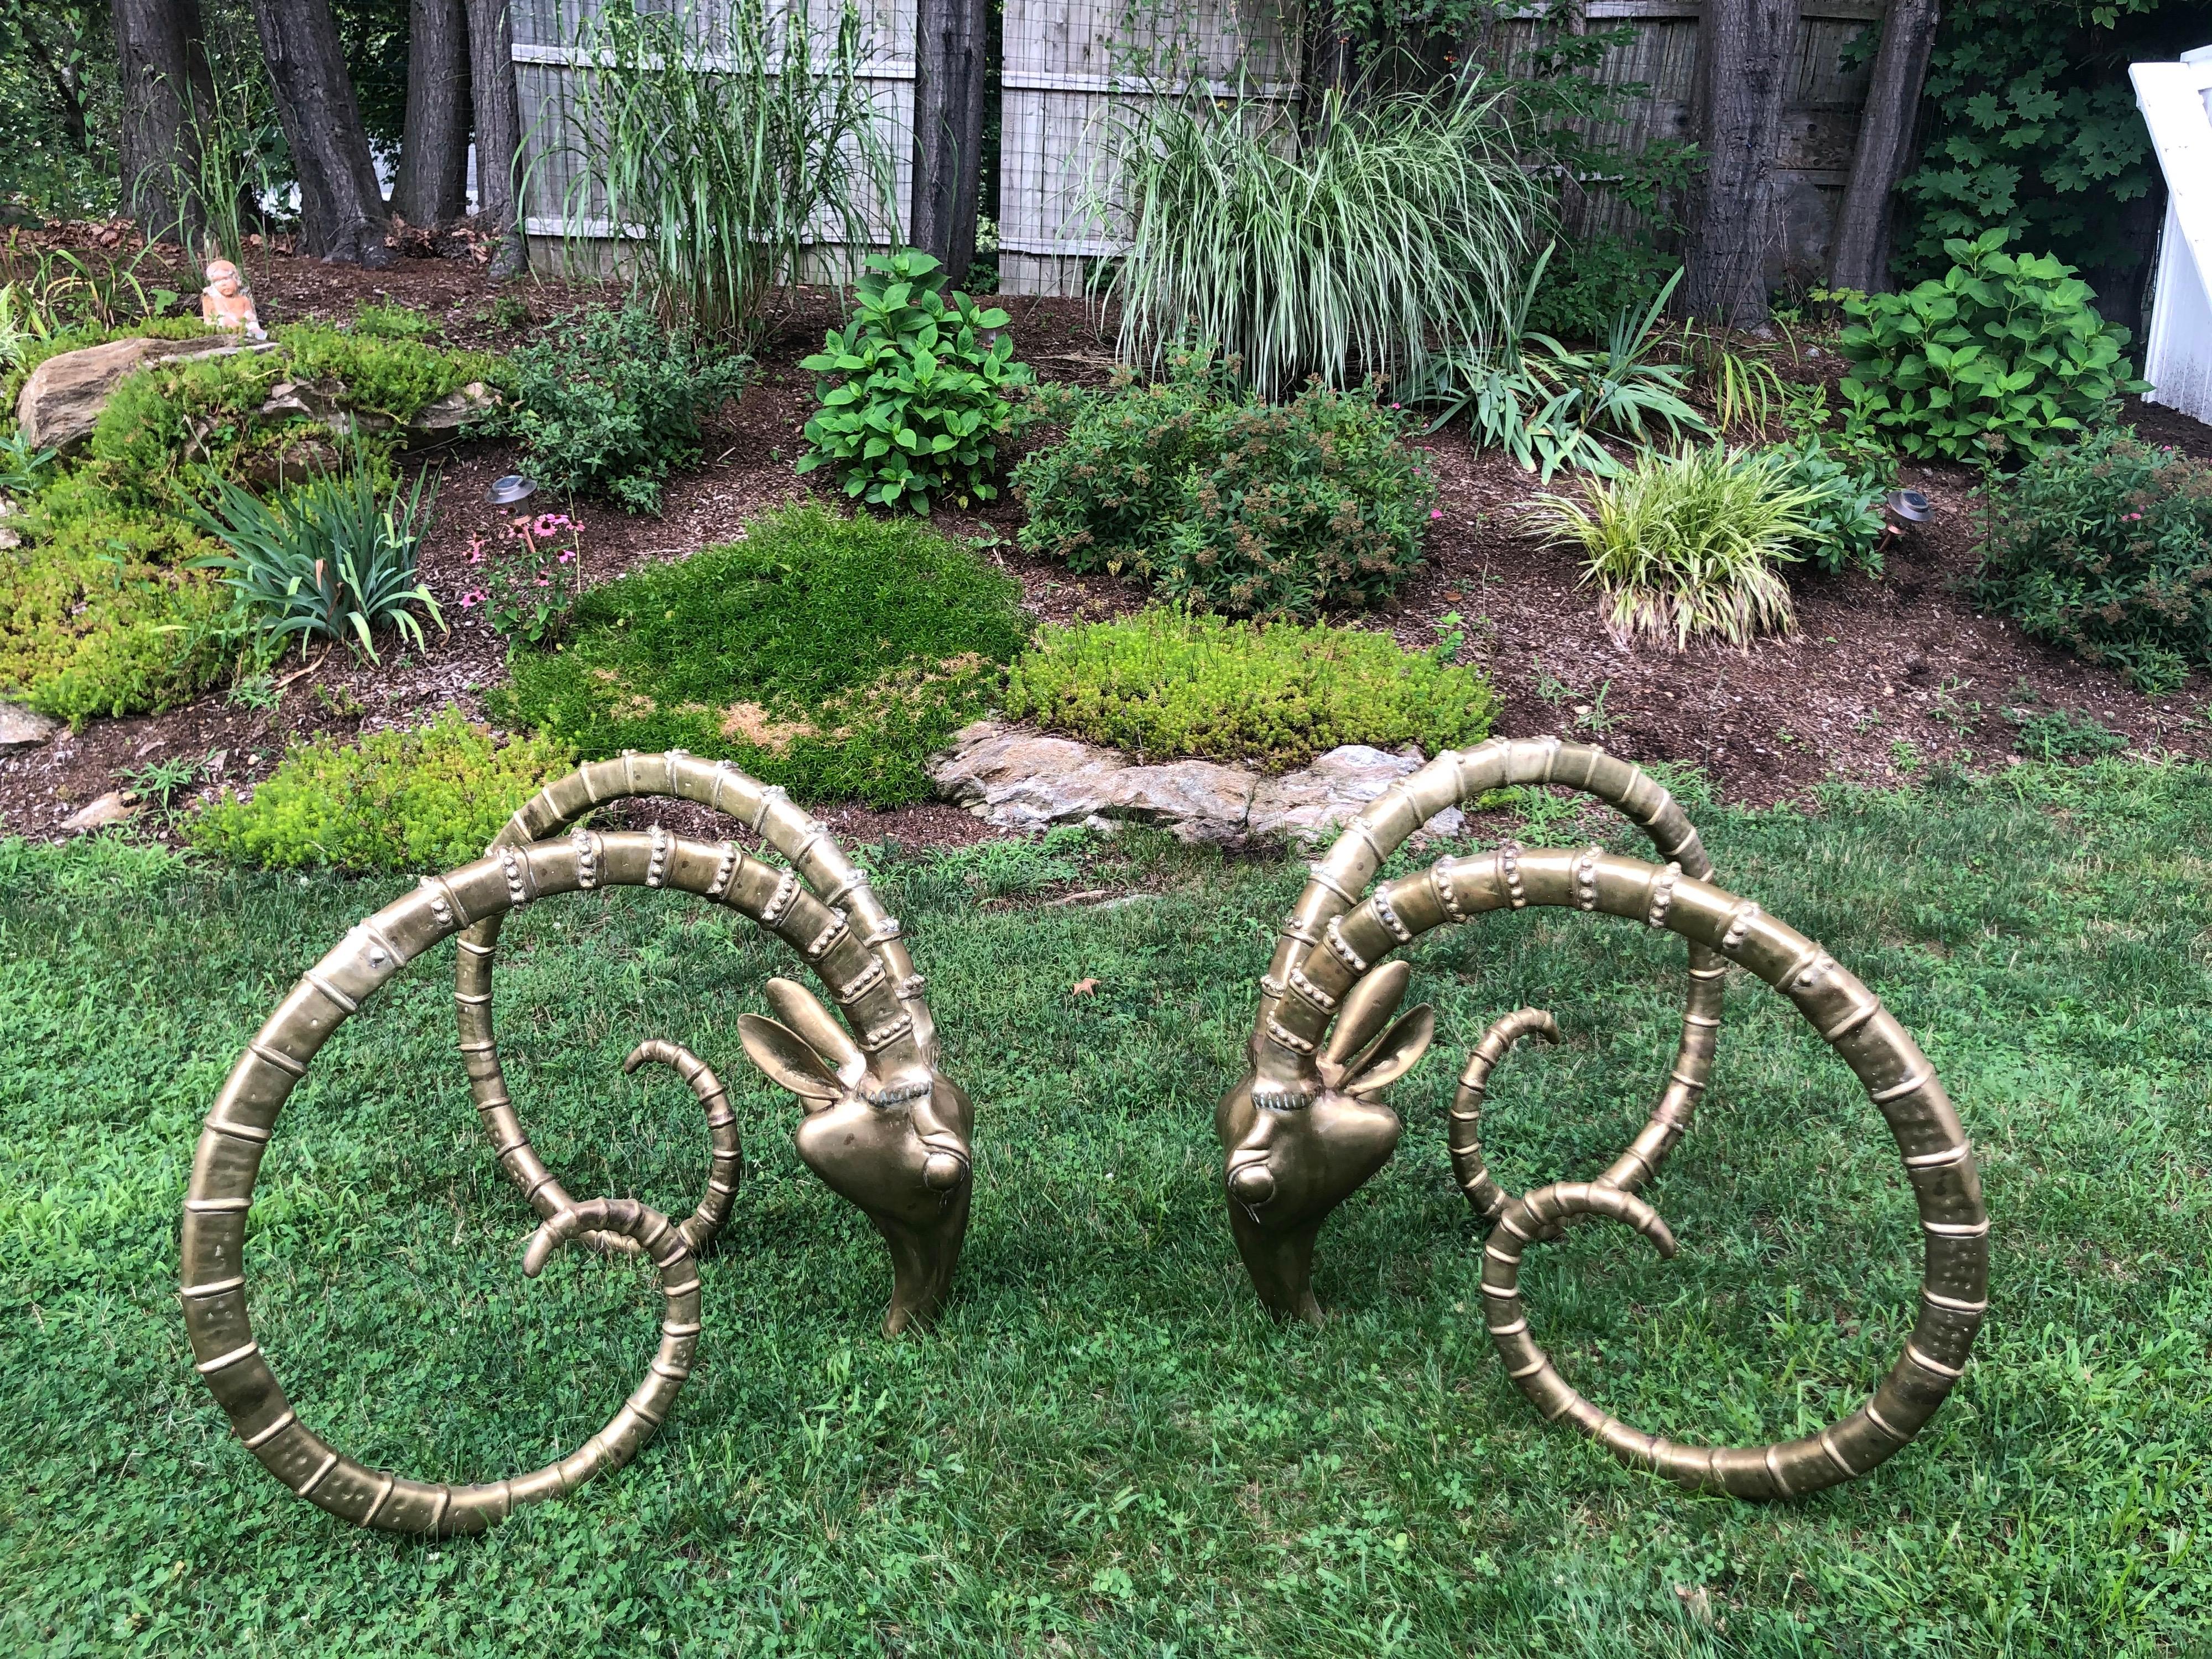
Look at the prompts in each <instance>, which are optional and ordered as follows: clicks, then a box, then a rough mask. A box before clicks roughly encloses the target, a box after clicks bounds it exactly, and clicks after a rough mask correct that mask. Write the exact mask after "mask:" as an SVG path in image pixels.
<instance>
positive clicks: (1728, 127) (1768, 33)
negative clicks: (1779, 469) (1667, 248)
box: [1677, 0, 1798, 328]
mask: <svg viewBox="0 0 2212 1659" xmlns="http://www.w3.org/2000/svg"><path fill="white" fill-rule="evenodd" d="M1797 5H1798V0H1705V20H1704V21H1703V22H1702V23H1700V24H1699V29H1698V82H1699V87H1698V100H1697V102H1698V115H1699V120H1698V133H1699V142H1700V143H1703V145H1704V146H1705V174H1704V177H1703V178H1702V179H1701V180H1700V181H1699V189H1698V190H1697V191H1696V192H1695V196H1694V198H1693V201H1692V207H1691V212H1690V222H1689V238H1688V247H1687V250H1686V258H1685V259H1684V261H1683V263H1684V264H1685V265H1686V267H1687V269H1686V272H1685V274H1684V276H1683V278H1682V287H1681V290H1680V297H1679V299H1678V301H1677V306H1678V308H1679V309H1680V311H1681V313H1682V314H1683V315H1685V316H1689V317H1704V318H1711V319H1717V320H1718V321H1720V322H1722V323H1723V324H1725V325H1728V326H1729V327H1730V328H1754V327H1757V326H1759V325H1760V324H1763V323H1765V321H1766V319H1767V308H1766V256H1767V253H1768V252H1769V250H1770V249H1771V246H1772V245H1773V244H1774V242H1775V241H1776V240H1778V234H1779V233H1778V227H1777V226H1776V224H1775V222H1774V213H1773V204H1772V202H1771V199H1770V191H1769V190H1768V179H1769V178H1770V176H1771V173H1772V172H1773V170H1774V151H1775V145H1776V143H1777V141H1778V139H1779V138H1780V137H1781V136H1782V95H1783V93H1784V89H1785V83H1786V81H1787V77H1788V74H1789V70H1790V58H1791V53H1792V48H1793V46H1795V44H1796V33H1797Z"/></svg>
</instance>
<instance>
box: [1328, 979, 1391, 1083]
mask: <svg viewBox="0 0 2212 1659" xmlns="http://www.w3.org/2000/svg"><path fill="white" fill-rule="evenodd" d="M1412 978H1413V969H1411V968H1409V967H1407V965H1406V964H1405V963H1402V962H1386V963H1383V965H1382V966H1381V967H1380V968H1377V969H1376V970H1375V971H1374V972H1373V973H1371V974H1369V975H1366V976H1365V977H1364V978H1363V979H1361V981H1359V983H1358V984H1357V985H1355V986H1353V987H1352V989H1351V990H1350V991H1348V992H1346V994H1345V998H1344V1006H1343V1007H1342V1008H1341V1009H1340V1010H1339V1011H1338V1012H1337V1016H1336V1029H1335V1030H1334V1031H1331V1032H1330V1033H1329V1036H1328V1048H1326V1049H1324V1050H1323V1051H1322V1059H1323V1060H1328V1061H1331V1062H1332V1063H1334V1064H1335V1065H1338V1066H1348V1065H1350V1064H1351V1063H1352V1057H1353V1056H1354V1055H1356V1054H1358V1052H1359V1051H1360V1050H1361V1049H1362V1048H1365V1047H1366V1046H1367V1045H1368V1044H1369V1043H1370V1042H1373V1041H1374V1039H1375V1034H1376V1032H1377V1031H1379V1030H1382V1029H1383V1027H1384V1026H1385V1025H1387V1024H1389V1023H1390V1016H1391V1015H1393V1014H1395V1013H1396V1012H1398V1005H1399V1004H1400V1003H1401V1002H1403V1001H1404V1000H1406V985H1407V981H1410V980H1411V979H1412Z"/></svg>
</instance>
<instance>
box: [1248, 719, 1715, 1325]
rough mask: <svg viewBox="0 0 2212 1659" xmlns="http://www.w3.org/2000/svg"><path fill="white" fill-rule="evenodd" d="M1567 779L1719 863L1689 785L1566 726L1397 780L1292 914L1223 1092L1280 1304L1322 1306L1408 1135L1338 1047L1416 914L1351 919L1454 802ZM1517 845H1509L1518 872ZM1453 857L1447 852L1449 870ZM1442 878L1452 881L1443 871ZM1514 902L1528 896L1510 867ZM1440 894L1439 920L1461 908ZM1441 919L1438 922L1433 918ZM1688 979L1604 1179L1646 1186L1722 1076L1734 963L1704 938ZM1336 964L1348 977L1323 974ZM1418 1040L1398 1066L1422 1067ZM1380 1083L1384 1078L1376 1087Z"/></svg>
mask: <svg viewBox="0 0 2212 1659" xmlns="http://www.w3.org/2000/svg"><path fill="white" fill-rule="evenodd" d="M1515 784H1526V785H1539V786H1541V785H1545V784H1558V785H1560V786H1563V787H1567V788H1571V789H1577V790H1580V791H1582V792H1583V793H1584V794H1588V795H1591V796H1594V797H1595V798H1596V799H1599V800H1601V801H1604V802H1606V803H1607V805H1612V806H1614V807H1617V808H1618V809H1619V810H1620V811H1621V812H1622V813H1623V814H1624V815H1625V816H1626V817H1627V818H1628V819H1629V821H1630V822H1631V823H1634V824H1636V825H1637V826H1638V828H1639V829H1642V830H1643V831H1644V834H1645V836H1648V837H1650V841H1651V843H1652V845H1653V846H1654V847H1656V848H1657V849H1658V852H1659V855H1660V857H1662V859H1665V860H1670V861H1671V864H1672V866H1674V867H1676V868H1679V869H1680V871H1681V872H1683V873H1685V874H1686V875H1688V876H1691V877H1692V878H1704V877H1707V876H1710V875H1711V873H1712V863H1711V860H1709V859H1708V858H1707V857H1706V856H1705V846H1704V844H1703V843H1702V842H1700V841H1699V839H1698V832H1697V831H1696V830H1695V829H1692V827H1691V824H1690V821H1689V819H1688V818H1687V817H1686V816H1684V814H1683V812H1682V809H1681V808H1680V806H1678V805H1675V803H1674V797H1673V796H1671V795H1669V794H1668V793H1667V791H1666V790H1665V789H1664V788H1663V787H1662V786H1661V785H1660V784H1658V783H1657V782H1656V781H1654V780H1653V779H1652V778H1651V777H1650V775H1648V774H1646V773H1644V771H1642V770H1641V769H1638V768H1637V767H1636V766H1634V765H1632V764H1631V763H1628V762H1626V761H1624V760H1621V759H1620V758H1618V757H1615V756H1613V755H1608V754H1607V753H1606V752H1605V750H1602V749H1600V748H1597V747H1595V746H1593V745H1588V744H1571V743H1562V742H1561V741H1559V739H1558V738H1538V739H1535V740H1534V741H1526V742H1506V741H1502V740H1501V741H1494V742H1491V743H1486V744H1481V745H1480V747H1478V748H1474V749H1470V750H1467V751H1465V752H1464V753H1453V752H1446V753H1444V754H1442V755H1439V756H1437V757H1436V759H1434V760H1433V761H1431V762H1430V763H1428V764H1427V765H1426V766H1425V767H1423V768H1421V769H1420V770H1419V771H1418V772H1415V773H1413V775H1411V776H1409V777H1407V778H1403V779H1401V780H1400V781H1398V782H1396V783H1395V784H1393V785H1391V786H1390V787H1389V788H1388V789H1386V790H1384V791H1383V793H1382V794H1381V795H1379V796H1377V797H1376V799H1375V800H1374V801H1373V802H1371V803H1370V805H1368V807H1367V808H1366V810H1365V811H1362V812H1361V813H1360V814H1359V816H1358V817H1356V818H1355V819H1353V820H1352V823H1351V824H1350V825H1348V826H1347V827H1346V829H1345V832H1344V834H1343V835H1342V836H1340V837H1339V838H1338V840H1337V842H1336V844H1335V846H1334V847H1333V848H1331V849H1330V850H1329V852H1328V855H1327V856H1326V857H1324V858H1323V859H1322V860H1320V861H1319V862H1318V863H1316V864H1315V865H1314V866H1313V869H1312V878H1311V879H1310V881H1308V883H1307V884H1306V888H1305V890H1304V892H1303V893H1302V894H1300V895H1299V896H1298V902H1297V905H1296V906H1295V907H1294V908H1292V909H1291V914H1290V915H1289V916H1288V917H1287V918H1286V919H1285V921H1284V923H1283V927H1282V931H1281V933H1279V935H1278V937H1277V939H1276V944H1275V951H1274V957H1273V960H1272V962H1271V963H1269V965H1268V968H1267V975H1266V976H1265V977H1263V978H1262V979H1261V981H1260V1006H1259V1012H1258V1013H1257V1015H1256V1016H1255V1019H1254V1022H1253V1030H1252V1036H1251V1040H1250V1042H1249V1050H1248V1051H1249V1054H1250V1057H1251V1061H1252V1069H1251V1071H1250V1073H1249V1074H1248V1075H1247V1076H1246V1077H1245V1079H1243V1081H1242V1082H1241V1083H1239V1084H1238V1085H1237V1086H1236V1087H1235V1088H1233V1089H1231V1091H1229V1092H1228V1093H1227V1094H1226V1095H1225V1096H1224V1097H1222V1100H1221V1103H1220V1105H1219V1107H1218V1109H1216V1111H1215V1114H1214V1128H1215V1132H1216V1133H1217V1134H1218V1136H1219V1137H1220V1139H1221V1143H1222V1146H1223V1149H1224V1152H1225V1160H1224V1184H1225V1189H1226V1194H1227V1197H1228V1200H1229V1224H1230V1229H1231V1232H1233V1233H1234V1235H1235V1236H1236V1239H1237V1250H1238V1252H1239V1254H1241V1255H1243V1259H1244V1265H1245V1267H1246V1268H1247V1270H1248V1271H1249V1273H1251V1276H1252V1283H1253V1286H1254V1288H1255V1290H1257V1291H1259V1293H1260V1297H1261V1300H1262V1301H1263V1302H1265V1303H1266V1304H1267V1306H1268V1308H1269V1309H1270V1310H1273V1312H1275V1313H1276V1314H1278V1315H1279V1316H1289V1317H1297V1318H1304V1319H1309V1320H1312V1319H1318V1318H1319V1317H1320V1316H1321V1309H1320V1304H1318V1303H1317V1302H1316V1300H1315V1298H1314V1294H1313V1249H1314V1241H1315V1238H1316V1236H1317V1235H1318V1234H1319V1232H1320V1231H1321V1226H1322V1223H1323V1222H1324V1221H1326V1220H1327V1219H1328V1215H1329V1212H1331V1211H1332V1210H1334V1208H1335V1207H1336V1206H1337V1205H1339V1204H1340V1203H1341V1202H1342V1201H1343V1200H1345V1199H1346V1197H1348V1196H1349V1195H1350V1194H1352V1192H1353V1191H1355V1190H1356V1189H1357V1188H1358V1187H1359V1186H1360V1184H1361V1183H1362V1182H1364V1181H1366V1180H1367V1178H1368V1177H1369V1176H1371V1175H1373V1174H1374V1173H1375V1171H1376V1170H1378V1169H1380V1168H1381V1167H1382V1166H1383V1164H1384V1163H1386V1162H1387V1161H1388V1160H1389V1157H1390V1154H1391V1153H1392V1152H1394V1151H1395V1149H1396V1146H1397V1141H1398V1136H1399V1133H1400V1132H1401V1125H1400V1123H1399V1121H1398V1117H1397V1115H1396V1114H1395V1112H1392V1111H1391V1110H1390V1109H1389V1108H1388V1107H1386V1106H1383V1105H1382V1104H1381V1103H1379V1102H1377V1101H1375V1100H1373V1099H1371V1098H1369V1097H1368V1094H1369V1091H1366V1090H1363V1089H1361V1088H1359V1087H1358V1086H1357V1083H1356V1081H1355V1082H1354V1083H1353V1084H1352V1085H1351V1086H1340V1085H1339V1080H1338V1079H1336V1078H1335V1077H1334V1076H1333V1075H1332V1072H1331V1067H1330V1065H1329V1063H1328V1057H1329V1056H1330V1055H1331V1054H1334V1053H1335V1052H1336V1049H1337V1047H1338V1045H1337V1044H1335V1043H1334V1042H1331V1041H1330V1040H1329V1037H1328V1034H1329V1032H1330V1030H1331V1027H1332V1024H1343V1023H1345V1022H1347V1021H1350V1020H1352V1019H1354V1018H1358V1019H1359V1020H1361V1021H1362V1022H1364V1021H1365V1020H1367V1019H1369V1018H1371V1013H1370V1007H1371V1004H1372V1002H1373V1000H1374V999H1373V998H1372V996H1371V995H1369V994H1365V993H1364V991H1363V989H1362V987H1364V982H1365V977H1366V975H1368V974H1369V971H1370V969H1377V968H1379V965H1380V963H1381V961H1382V958H1383V956H1385V955H1387V954H1388V953H1389V951H1395V949H1396V948H1397V947H1398V946H1399V945H1403V944H1407V943H1410V942H1411V940H1412V939H1413V936H1414V934H1413V920H1412V918H1411V917H1410V916H1407V917H1401V915H1399V914H1398V913H1397V912H1396V911H1395V910H1392V909H1389V908H1385V909H1384V910H1383V912H1382V913H1381V915H1380V916H1379V918H1378V920H1379V921H1381V922H1382V923H1383V933H1382V934H1381V935H1380V936H1379V938H1378V939H1371V940H1370V941H1369V942H1367V943H1366V944H1364V945H1358V944H1355V943H1354V942H1353V941H1352V939H1350V938H1349V936H1348V935H1347V934H1346V933H1345V931H1344V919H1345V917H1346V915H1348V913H1350V912H1351V911H1352V908H1353V907H1354V906H1356V905H1358V903H1359V902H1360V895H1361V894H1363V893H1364V892H1365V891H1366V890H1367V887H1368V884H1369V883H1370V882H1371V881H1373V880H1374V878H1375V876H1376V872H1377V871H1379V870H1380V869H1381V868H1382V866H1383V863H1384V862H1385V861H1386V860H1388V859H1389V856H1390V854H1393V853H1394V852H1395V851H1396V850H1397V849H1398V848H1400V847H1401V846H1402V845H1403V844H1404V843H1405V842H1406V839H1407V837H1408V836H1411V835H1412V834H1413V831H1414V830H1416V829H1419V827H1420V826H1421V825H1422V824H1424V823H1426V822H1427V821H1428V820H1429V819H1430V818H1431V817H1435V816H1436V814H1437V813H1438V812H1441V811H1443V810H1444V809H1445V808H1447V807H1449V806H1452V805H1455V804H1462V803H1472V802H1474V801H1476V800H1478V799H1480V798H1481V797H1482V795H1483V794H1484V793H1486V792H1488V791H1490V790H1492V789H1498V788H1502V787H1506V786H1509V785H1515ZM1518 850H1519V849H1518V848H1514V847H1511V846H1510V845H1509V846H1508V847H1507V848H1504V849H1502V850H1501V853H1500V854H1499V856H1500V858H1501V859H1502V860H1504V867H1505V869H1506V871H1507V872H1508V876H1509V878H1510V876H1511V871H1512V867H1513V860H1514V858H1515V857H1516V856H1517V854H1518ZM1450 864H1451V860H1445V862H1444V864H1443V865H1441V866H1438V867H1439V869H1441V870H1448V869H1449V866H1450ZM1436 891H1437V892H1440V893H1443V894H1445V895H1449V891H1450V885H1449V882H1448V881H1446V882H1443V884H1441V885H1440V886H1438V887H1437V889H1436ZM1508 893H1509V898H1510V906H1511V908H1519V907H1520V906H1521V905H1522V904H1523V903H1525V902H1527V901H1526V898H1525V896H1522V895H1521V894H1520V893H1519V892H1518V890H1517V889H1516V888H1515V887H1514V886H1513V885H1512V883H1511V880H1510V879H1509V884H1508ZM1443 902H1444V901H1443V900H1438V901H1436V902H1432V903H1431V905H1430V906H1429V907H1428V908H1429V909H1430V910H1431V911H1434V912H1435V914H1436V917H1437V920H1440V921H1460V920H1462V919H1463V918H1462V916H1461V915H1460V914H1459V913H1457V912H1456V911H1448V910H1445V909H1443V908H1442V905H1443ZM1428 925H1430V926H1433V925H1435V924H1434V922H1433V921H1432V922H1431V923H1429V924H1428ZM1689 954H1690V962H1689V992H1688V996H1687V1000H1686V1006H1685V1008H1684V1010H1683V1015H1682V1035H1681V1039H1680V1042H1679V1044H1678V1045H1677V1048H1676V1050H1675V1055H1674V1065H1673V1066H1671V1067H1670V1068H1669V1071H1668V1079H1667V1084H1666V1086H1665V1087H1664V1088H1663V1089H1662V1090H1661V1091H1660V1095H1659V1098H1658V1100H1657V1102H1656V1103H1655V1104H1654V1105H1653V1107H1652V1109H1651V1115H1650V1119H1649V1121H1646V1123H1645V1124H1644V1128H1643V1130H1642V1131H1641V1132H1640V1133H1638V1135H1637V1136H1636V1139H1634V1140H1633V1141H1632V1143H1631V1144H1630V1146H1628V1148H1627V1150H1626V1151H1625V1152H1622V1153H1621V1155H1620V1157H1619V1158H1616V1159H1615V1160H1614V1161H1613V1165H1612V1167H1611V1168H1609V1169H1608V1170H1606V1172H1605V1174H1604V1175H1603V1176H1601V1177H1600V1179H1601V1180H1602V1181H1604V1182H1607V1183H1608V1184H1609V1185H1612V1186H1615V1187H1619V1188H1622V1189H1623V1190H1626V1191H1633V1190H1634V1189H1635V1188H1637V1187H1638V1186H1640V1185H1642V1184H1643V1183H1644V1182H1646V1181H1648V1180H1650V1177H1651V1176H1652V1175H1653V1173H1654V1172H1655V1171H1656V1170H1657V1169H1658V1168H1659V1165H1660V1164H1661V1163H1662V1161H1664V1159H1665V1158H1666V1156H1667V1154H1668V1152H1670V1151H1671V1150H1673V1148H1674V1144H1675V1142H1677V1141H1678V1140H1680V1139H1681V1137H1682V1133H1683V1131H1684V1130H1685V1129H1686V1127H1688V1125H1689V1121H1690V1115H1691V1113H1692V1110H1693V1109H1695V1108H1696V1106H1697V1103H1698V1100H1699V1097H1700V1096H1701V1095H1702V1094H1703V1093H1704V1092H1705V1080H1706V1079H1707V1078H1708V1077H1710V1076H1711V1072H1712V1062H1713V1051H1714V1047H1715V1043H1716V1040H1717V1036H1718V1034H1719V1028H1720V1012H1721V993H1722V989H1723V975H1724V974H1725V973H1726V971H1727V970H1726V966H1725V964H1724V963H1723V962H1722V961H1721V959H1720V958H1719V957H1717V956H1716V955H1715V954H1714V953H1713V952H1712V951H1711V950H1709V949H1708V948H1707V947H1706V946H1705V945H1702V944H1700V943H1698V942H1696V941H1694V940H1693V941H1692V943H1691V945H1690V953H1689ZM1324 975H1327V976H1328V978H1329V981H1330V983H1331V984H1332V985H1334V987H1335V988H1334V989H1333V990H1326V991H1325V990H1322V989H1321V988H1320V981H1321V979H1322V977H1323V976H1324ZM1418 1053H1419V1044H1418V1043H1414V1044H1412V1045H1410V1046H1408V1047H1407V1048H1406V1049H1405V1051H1404V1053H1402V1054H1401V1057H1400V1059H1401V1063H1400V1064H1398V1065H1397V1066H1395V1071H1403V1070H1405V1069H1407V1067H1408V1066H1410V1065H1411V1063H1412V1059H1411V1058H1407V1055H1411V1056H1413V1057H1418ZM1376 1086H1377V1087H1378V1088H1379V1086H1380V1085H1376Z"/></svg>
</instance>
